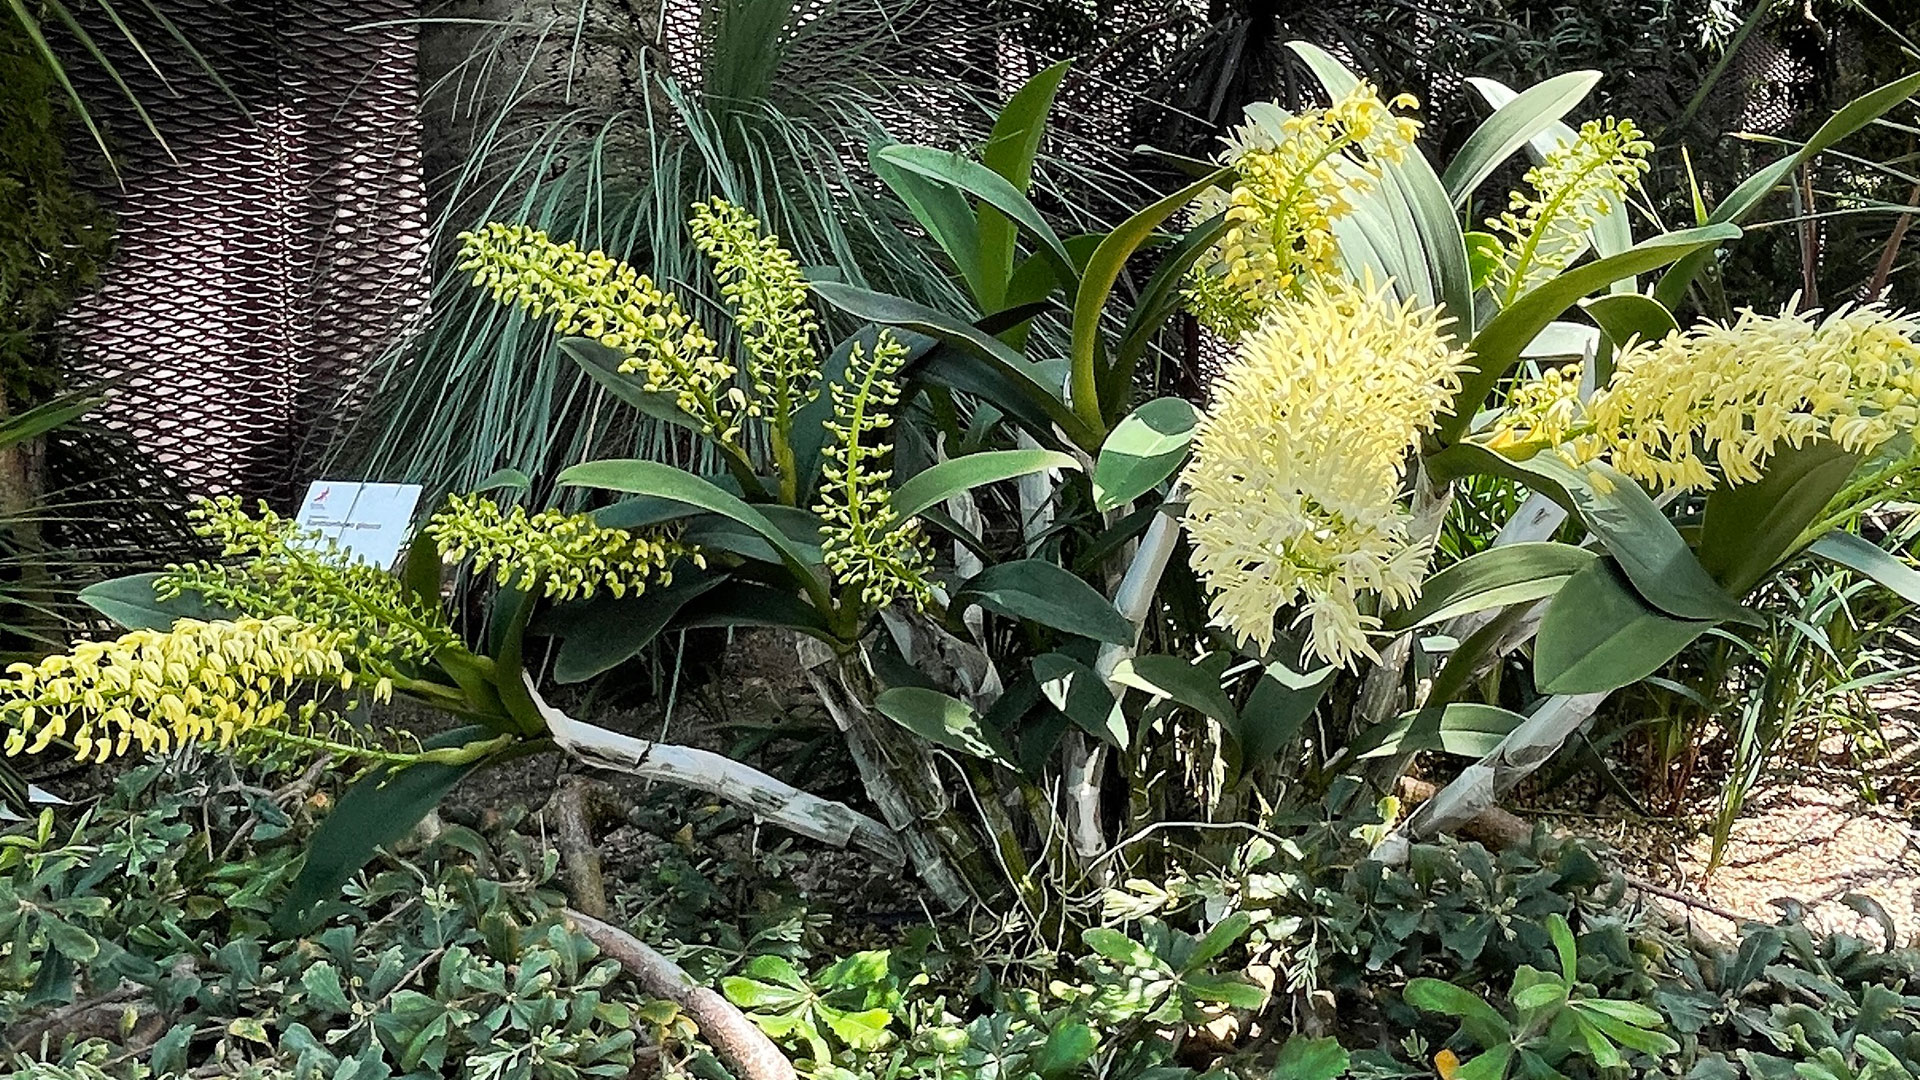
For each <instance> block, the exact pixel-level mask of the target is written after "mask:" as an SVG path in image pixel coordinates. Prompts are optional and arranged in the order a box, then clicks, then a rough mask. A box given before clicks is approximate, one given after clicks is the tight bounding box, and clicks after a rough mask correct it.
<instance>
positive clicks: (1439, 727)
mask: <svg viewBox="0 0 1920 1080" xmlns="http://www.w3.org/2000/svg"><path fill="white" fill-rule="evenodd" d="M1526 719H1527V718H1526V717H1524V716H1521V715H1520V714H1519V713H1516V712H1509V711H1508V710H1506V709H1502V708H1499V707H1497V706H1493V705H1481V704H1476V703H1473V702H1459V703H1455V704H1452V705H1447V706H1444V707H1441V708H1429V709H1416V710H1414V711H1412V712H1408V713H1404V714H1402V715H1401V716H1399V717H1398V718H1396V719H1393V720H1389V721H1386V722H1384V723H1380V724H1375V725H1374V726H1372V727H1370V728H1368V729H1367V730H1366V731H1364V732H1362V733H1361V734H1360V737H1359V738H1357V739H1355V740H1354V742H1353V745H1351V746H1349V747H1348V748H1347V750H1346V752H1345V755H1344V757H1345V758H1346V759H1348V760H1354V761H1365V760H1367V759H1368V758H1381V757H1393V756H1394V755H1396V754H1409V753H1412V752H1414V751H1416V750H1440V751H1444V752H1446V753H1449V754H1453V755H1455V756H1456V757H1467V758H1482V757H1485V756H1486V755H1488V754H1490V753H1492V752H1493V750H1494V748H1495V747H1497V746H1499V745H1500V740H1501V739H1504V738H1506V737H1507V735H1509V734H1510V733H1512V731H1513V729H1514V728H1516V727H1519V726H1520V725H1521V724H1523V723H1525V722H1526Z"/></svg>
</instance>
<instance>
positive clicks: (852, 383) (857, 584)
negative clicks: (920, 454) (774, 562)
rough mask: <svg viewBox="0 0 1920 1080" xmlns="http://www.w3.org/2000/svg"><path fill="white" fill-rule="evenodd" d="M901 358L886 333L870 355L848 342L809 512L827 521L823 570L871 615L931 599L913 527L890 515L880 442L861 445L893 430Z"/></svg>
mask: <svg viewBox="0 0 1920 1080" xmlns="http://www.w3.org/2000/svg"><path fill="white" fill-rule="evenodd" d="M906 357H907V349H906V346H904V345H902V344H900V342H899V341H898V340H897V339H895V338H894V337H893V335H892V334H889V333H887V332H885V331H882V332H881V333H880V336H879V338H878V339H877V340H876V341H875V342H874V346H873V348H872V349H871V350H868V349H865V348H863V347H862V346H861V345H860V344H859V343H855V345H854V347H853V350H852V353H851V354H850V355H849V357H848V360H847V382H846V383H845V384H844V385H843V384H840V383H835V384H834V386H833V419H832V420H830V421H828V422H827V429H828V431H829V432H831V433H832V435H833V436H834V438H833V439H831V440H829V442H828V444H827V446H826V449H825V454H826V457H827V460H826V461H825V462H824V463H822V465H821V474H822V476H823V477H824V482H823V483H822V484H821V487H820V497H821V500H820V503H819V504H818V505H816V506H815V507H814V510H815V511H816V512H817V513H819V514H820V516H821V517H823V518H825V519H826V526H825V528H824V529H823V534H824V539H823V541H822V543H821V552H822V554H823V555H824V556H825V559H826V563H827V569H829V570H831V571H832V572H833V575H834V580H835V581H836V582H837V583H838V585H839V586H840V588H841V590H842V591H843V593H848V594H857V595H858V596H859V597H860V600H861V603H862V604H864V605H866V606H868V607H872V608H881V607H885V606H886V605H887V604H889V603H892V602H893V600H894V599H896V598H899V597H905V598H906V599H909V600H911V601H912V602H913V604H914V605H915V606H916V607H924V606H925V605H926V602H927V601H928V600H929V599H931V597H932V589H931V587H930V586H929V585H928V584H927V581H926V577H925V574H926V567H927V561H928V559H927V552H926V548H925V547H924V545H923V544H922V543H921V538H920V531H919V522H918V521H911V520H909V521H902V520H900V517H899V514H898V513H897V512H896V511H895V510H894V508H893V504H892V492H891V491H890V490H889V488H888V486H887V481H888V480H889V479H891V478H892V476H893V472H892V470H891V469H887V468H884V467H882V466H883V464H884V462H885V460H886V456H887V450H886V448H885V444H884V442H880V441H879V440H876V444H875V445H868V444H867V442H866V439H867V437H868V436H875V435H881V434H882V433H884V432H885V431H886V429H888V428H890V427H892V426H893V413H892V409H893V407H894V406H896V405H898V404H899V403H900V387H899V384H898V383H897V382H895V381H894V380H895V376H897V375H899V373H900V368H901V367H902V366H903V365H904V364H905V363H906Z"/></svg>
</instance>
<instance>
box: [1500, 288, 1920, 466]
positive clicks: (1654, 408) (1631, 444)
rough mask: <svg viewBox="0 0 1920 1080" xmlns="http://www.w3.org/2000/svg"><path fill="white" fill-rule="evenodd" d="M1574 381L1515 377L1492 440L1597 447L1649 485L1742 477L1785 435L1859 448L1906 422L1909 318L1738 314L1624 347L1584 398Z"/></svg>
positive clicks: (1914, 322) (1913, 382)
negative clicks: (1519, 381)
mask: <svg viewBox="0 0 1920 1080" xmlns="http://www.w3.org/2000/svg"><path fill="white" fill-rule="evenodd" d="M1572 382H1573V378H1572V376H1571V375H1559V376H1555V377H1554V378H1553V380H1552V381H1551V383H1549V382H1547V381H1542V382H1539V383H1534V384H1525V385H1523V386H1521V387H1519V388H1517V389H1516V390H1515V392H1514V397H1513V401H1514V407H1512V408H1510V409H1509V410H1508V413H1507V415H1506V416H1503V417H1502V420H1501V423H1500V425H1499V427H1498V428H1497V429H1496V431H1495V434H1494V439H1493V446H1494V447H1495V448H1496V449H1499V450H1501V451H1502V452H1505V453H1509V454H1512V455H1513V456H1516V457H1520V456H1524V455H1525V454H1526V453H1530V452H1533V451H1535V450H1538V449H1541V448H1544V447H1546V446H1556V447H1558V448H1559V452H1560V453H1561V454H1563V455H1565V456H1566V457H1568V458H1569V459H1571V460H1574V461H1585V460H1589V459H1591V458H1594V457H1598V456H1601V455H1603V454H1604V455H1605V456H1606V457H1608V458H1609V459H1610V460H1611V462H1612V464H1613V466H1614V468H1616V469H1619V470H1620V471H1621V472H1623V473H1625V474H1627V475H1628V476H1631V477H1634V478H1636V479H1638V480H1642V481H1645V482H1646V483H1649V484H1652V485H1655V486H1657V487H1660V488H1667V489H1673V488H1689V489H1694V490H1709V489H1712V488H1714V487H1717V486H1719V484H1720V483H1722V482H1725V483H1728V484H1745V483H1751V482H1753V481H1755V480H1758V479H1759V478H1760V477H1761V476H1762V475H1763V473H1764V471H1765V467H1766V464H1767V462H1768V460H1770V459H1771V458H1772V456H1773V455H1774V454H1775V453H1776V452H1778V450H1779V449H1780V447H1781V446H1782V445H1783V444H1784V445H1786V446H1801V445H1804V444H1806V443H1808V442H1814V441H1819V440H1829V441H1831V442H1833V443H1835V444H1837V445H1839V446H1841V447H1844V448H1845V449H1847V450H1851V451H1854V452H1855V453H1861V454H1866V453H1871V452H1872V451H1874V450H1876V449H1878V448H1879V447H1880V446H1881V445H1883V444H1885V443H1886V442H1888V441H1889V440H1891V439H1892V438H1894V437H1895V436H1897V435H1899V434H1901V433H1903V432H1909V431H1912V430H1913V428H1914V426H1915V424H1916V423H1917V422H1920V319H1915V318H1913V317H1912V316H1908V315H1900V314H1893V313H1889V312H1887V311H1886V310H1884V309H1882V308H1880V307H1877V306H1871V305H1870V306H1867V307H1859V308H1852V309H1844V310H1841V311H1837V312H1835V313H1833V314H1831V315H1828V316H1826V317H1825V318H1824V319H1822V318H1818V317H1817V316H1815V315H1813V314H1811V313H1801V314H1793V313H1788V314H1781V315H1758V314H1755V313H1754V312H1752V311H1745V312H1742V313H1741V314H1740V316H1739V318H1737V319H1735V320H1734V321H1733V322H1732V323H1731V324H1722V323H1715V322H1703V323H1701V324H1699V325H1697V326H1695V327H1693V328H1692V329H1690V330H1688V331H1686V332H1685V333H1673V334H1669V335H1667V337H1666V338H1664V339H1662V340H1660V341H1656V342H1642V343H1636V344H1634V345H1632V346H1631V347H1629V348H1627V349H1624V350H1622V351H1621V353H1620V354H1619V356H1618V357H1616V359H1615V362H1614V372H1613V376H1612V377H1611V378H1610V379H1609V380H1608V381H1607V384H1606V385H1605V386H1603V387H1601V388H1600V389H1599V390H1597V391H1595V392H1594V394H1593V397H1592V399H1591V400H1590V401H1588V402H1587V403H1586V404H1585V406H1584V407H1582V406H1579V405H1578V403H1577V399H1576V398H1575V396H1574V394H1573V392H1572V387H1571V384H1572Z"/></svg>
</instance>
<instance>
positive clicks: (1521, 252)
mask: <svg viewBox="0 0 1920 1080" xmlns="http://www.w3.org/2000/svg"><path fill="white" fill-rule="evenodd" d="M1652 149H1653V144H1652V143H1650V142H1648V141H1647V140H1646V139H1644V138H1642V137H1641V134H1640V129H1639V128H1637V127H1635V126H1634V124H1633V121H1631V120H1616V119H1614V118H1613V117H1608V118H1606V119H1605V120H1589V121H1587V122H1586V123H1584V124H1582V125H1580V131H1579V134H1578V135H1577V136H1576V137H1575V138H1574V139H1573V140H1572V141H1571V142H1568V143H1565V144H1562V145H1561V146H1560V147H1558V148H1556V149H1555V150H1554V151H1553V152H1552V153H1550V154H1547V155H1546V156H1545V158H1544V159H1542V160H1541V162H1540V164H1538V165H1535V166H1534V167H1533V168H1531V169H1529V170H1527V174H1526V176H1525V177H1524V178H1523V179H1525V181H1526V183H1527V186H1528V187H1529V188H1531V189H1532V191H1533V193H1532V194H1531V195H1529V194H1526V193H1524V192H1520V191H1516V192H1513V193H1512V195H1510V196H1509V206H1508V208H1507V209H1506V210H1505V211H1503V212H1502V213H1501V214H1500V216H1499V217H1496V218H1489V219H1487V226H1488V228H1490V229H1492V230H1493V232H1494V233H1495V234H1496V235H1498V236H1500V237H1502V244H1503V248H1504V250H1503V252H1502V258H1501V260H1500V264H1499V266H1498V267H1496V268H1495V271H1494V276H1493V285H1494V289H1495V292H1496V293H1497V294H1498V295H1499V296H1500V297H1501V298H1502V302H1503V303H1507V304H1511V303H1512V302H1513V301H1514V300H1515V299H1517V298H1518V297H1520V296H1521V295H1523V294H1525V293H1526V292H1527V291H1528V290H1530V289H1532V288H1534V287H1535V286H1537V285H1540V284H1542V283H1544V282H1546V281H1548V280H1550V279H1552V278H1553V277H1554V276H1555V275H1556V274H1558V273H1559V272H1560V271H1562V270H1564V269H1566V268H1567V267H1568V266H1570V265H1572V263H1573V261H1574V260H1575V259H1578V258H1579V257H1580V256H1581V254H1582V253H1584V252H1585V251H1586V249H1587V230H1589V229H1591V228H1593V226H1594V223H1595V222H1596V221H1597V220H1599V217H1600V214H1601V213H1602V212H1603V211H1604V210H1605V209H1606V207H1607V205H1608V202H1609V201H1610V200H1615V199H1622V198H1624V197H1625V196H1626V194H1627V191H1628V190H1629V189H1631V188H1632V187H1633V186H1634V185H1635V184H1637V183H1639V181H1640V176H1641V174H1642V173H1644V172H1646V171H1647V168H1648V166H1647V154H1648V152H1649V151H1651V150H1652Z"/></svg>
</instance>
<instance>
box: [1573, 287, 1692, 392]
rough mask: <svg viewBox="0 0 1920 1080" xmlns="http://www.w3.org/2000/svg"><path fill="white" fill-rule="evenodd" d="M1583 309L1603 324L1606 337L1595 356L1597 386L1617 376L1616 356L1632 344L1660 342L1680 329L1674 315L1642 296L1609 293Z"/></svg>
mask: <svg viewBox="0 0 1920 1080" xmlns="http://www.w3.org/2000/svg"><path fill="white" fill-rule="evenodd" d="M1581 307H1583V308H1585V309H1586V312H1587V314H1588V315H1590V316H1592V318H1593V321H1594V322H1597V323H1599V324H1600V329H1601V330H1602V331H1603V332H1604V335H1605V336H1604V337H1603V338H1602V339H1601V341H1600V347H1599V348H1598V349H1596V350H1595V351H1594V354H1593V363H1594V373H1593V381H1594V384H1595V385H1605V384H1606V381H1607V380H1608V379H1610V378H1612V377H1613V354H1614V353H1616V352H1618V351H1619V350H1620V349H1622V348H1623V347H1625V346H1626V344H1627V343H1628V342H1629V341H1634V340H1639V341H1647V342H1653V341H1660V340H1661V339H1663V338H1665V337H1666V336H1667V335H1668V334H1671V333H1673V332H1674V331H1676V330H1678V329H1680V324H1679V323H1677V322H1675V321H1674V319H1673V312H1671V311H1668V310H1667V309H1666V308H1665V307H1663V306H1662V305H1661V303H1660V301H1658V300H1655V299H1653V298H1652V297H1650V296H1642V295H1640V294H1639V293H1633V292H1616V293H1608V294H1607V295H1605V296H1596V297H1594V298H1593V299H1591V300H1586V301H1583V302H1582V303H1581Z"/></svg>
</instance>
